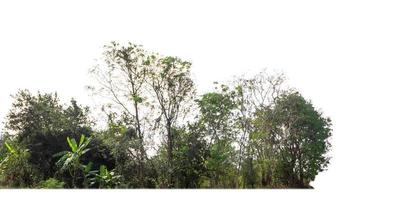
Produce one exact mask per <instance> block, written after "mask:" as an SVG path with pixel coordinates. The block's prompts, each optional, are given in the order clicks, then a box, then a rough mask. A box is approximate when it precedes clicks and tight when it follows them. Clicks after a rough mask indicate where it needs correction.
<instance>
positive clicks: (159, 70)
mask: <svg viewBox="0 0 396 200" xmlns="http://www.w3.org/2000/svg"><path fill="white" fill-rule="evenodd" d="M190 68H191V63H189V62H187V61H183V60H181V59H179V58H176V57H169V56H168V57H160V58H158V59H156V60H155V62H153V63H152V65H151V68H150V72H149V76H150V78H149V84H150V87H151V90H152V91H153V92H154V98H155V100H154V103H155V104H154V105H156V108H157V112H158V113H159V117H158V118H157V121H158V122H160V121H162V122H163V123H162V127H164V129H165V133H166V134H165V141H166V152H167V164H168V166H167V168H168V172H167V174H168V179H167V180H168V183H167V185H168V187H174V177H173V176H174V170H175V166H174V163H173V161H174V155H173V154H174V152H173V151H174V146H175V133H174V130H175V129H176V128H177V126H178V124H177V122H178V119H179V118H183V117H185V116H186V115H187V114H188V112H189V109H190V106H191V105H190V104H189V103H191V102H192V100H193V98H194V96H195V93H196V90H195V86H194V82H193V81H192V79H191V77H190ZM154 128H156V127H154Z"/></svg>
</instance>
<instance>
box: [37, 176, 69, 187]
mask: <svg viewBox="0 0 396 200" xmlns="http://www.w3.org/2000/svg"><path fill="white" fill-rule="evenodd" d="M64 185H65V183H64V182H62V181H59V180H57V179H54V178H49V179H47V180H45V181H42V182H40V184H39V186H38V188H42V189H62V188H63V187H64Z"/></svg>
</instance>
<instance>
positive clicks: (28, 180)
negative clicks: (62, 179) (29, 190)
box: [0, 142, 37, 187]
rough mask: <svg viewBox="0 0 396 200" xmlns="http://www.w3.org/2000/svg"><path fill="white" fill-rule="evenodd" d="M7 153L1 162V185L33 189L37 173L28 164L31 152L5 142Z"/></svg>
mask: <svg viewBox="0 0 396 200" xmlns="http://www.w3.org/2000/svg"><path fill="white" fill-rule="evenodd" d="M4 145H5V147H6V148H7V153H5V156H4V157H3V158H2V160H1V162H0V184H1V185H2V186H6V187H33V186H34V183H35V179H36V178H37V177H36V176H37V172H36V171H35V169H34V168H33V167H32V166H31V165H30V164H29V163H28V158H29V156H30V154H29V151H28V150H27V149H24V148H22V147H20V146H17V145H14V144H13V143H12V142H5V143H4Z"/></svg>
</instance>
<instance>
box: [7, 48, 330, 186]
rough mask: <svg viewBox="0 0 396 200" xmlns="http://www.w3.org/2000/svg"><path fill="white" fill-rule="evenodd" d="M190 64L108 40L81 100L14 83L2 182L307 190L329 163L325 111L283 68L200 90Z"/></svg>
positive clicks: (328, 135) (20, 184) (18, 184)
mask: <svg viewBox="0 0 396 200" xmlns="http://www.w3.org/2000/svg"><path fill="white" fill-rule="evenodd" d="M191 67H192V63H191V62H189V61H186V60H183V59H182V58H179V57H175V56H163V55H160V54H157V53H153V52H149V51H147V50H145V49H143V47H141V46H139V45H135V44H132V43H129V44H127V45H120V44H119V43H116V42H112V43H110V44H108V45H105V47H104V52H103V55H102V57H101V59H100V61H99V62H98V63H97V65H95V66H94V67H93V68H92V69H91V70H90V74H91V76H92V77H93V78H94V80H95V81H93V82H92V83H91V85H90V86H89V87H88V89H89V91H90V92H91V94H93V97H94V98H97V99H100V100H101V103H102V109H101V112H102V113H103V114H105V116H106V123H105V124H104V127H103V128H98V127H97V126H96V125H95V121H96V120H97V119H98V118H99V117H98V116H94V115H93V114H92V113H91V112H90V110H91V109H90V108H89V107H86V106H82V105H80V104H78V103H77V101H76V100H75V99H71V100H70V103H68V104H63V103H61V101H60V99H59V98H58V95H57V93H44V94H43V93H40V92H38V93H36V94H32V93H31V92H30V91H28V90H20V91H18V92H17V93H16V94H15V95H14V96H13V98H14V102H13V104H12V107H11V109H10V111H9V113H8V115H7V117H6V122H5V128H4V130H3V134H2V135H1V138H0V187H4V188H310V187H311V186H310V183H311V182H312V181H314V180H315V177H316V176H317V175H318V173H319V172H321V171H323V170H326V169H327V167H328V165H329V163H330V157H329V151H330V148H331V143H330V138H331V135H332V129H331V125H332V124H331V120H330V119H329V118H328V117H326V116H324V114H323V113H322V112H321V111H319V110H318V109H317V108H315V107H314V105H313V103H312V102H311V101H310V100H308V99H305V98H304V97H303V96H302V94H301V93H299V92H298V91H297V90H296V89H290V88H289V87H288V86H287V85H286V78H285V75H284V74H282V73H268V72H267V71H265V70H264V71H262V72H261V73H258V74H257V75H255V76H252V77H248V78H245V77H239V78H236V79H235V80H233V81H231V82H228V83H221V84H220V83H217V82H216V83H214V90H212V91H207V92H206V93H202V94H198V93H197V90H196V83H194V81H193V78H192V76H191Z"/></svg>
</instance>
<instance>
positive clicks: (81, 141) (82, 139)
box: [78, 134, 85, 146]
mask: <svg viewBox="0 0 396 200" xmlns="http://www.w3.org/2000/svg"><path fill="white" fill-rule="evenodd" d="M84 140H85V135H84V134H83V135H81V138H80V143H79V144H78V146H81V144H82V143H83V142H84Z"/></svg>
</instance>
